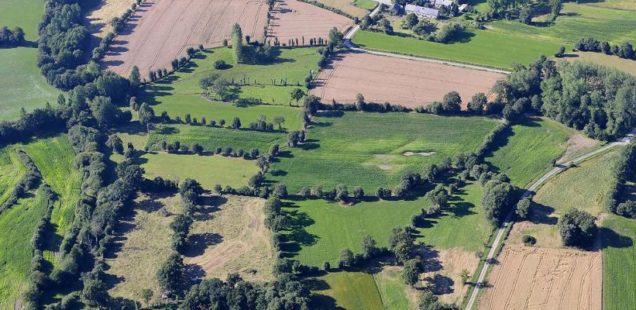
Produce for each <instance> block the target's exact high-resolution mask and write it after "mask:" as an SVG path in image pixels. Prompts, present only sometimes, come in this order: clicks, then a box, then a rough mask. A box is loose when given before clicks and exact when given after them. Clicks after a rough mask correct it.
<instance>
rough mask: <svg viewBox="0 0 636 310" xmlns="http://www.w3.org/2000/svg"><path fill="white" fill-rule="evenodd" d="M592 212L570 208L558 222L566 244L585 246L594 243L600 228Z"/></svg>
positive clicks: (562, 239)
mask: <svg viewBox="0 0 636 310" xmlns="http://www.w3.org/2000/svg"><path fill="white" fill-rule="evenodd" d="M594 221H595V218H594V216H592V215H591V214H589V213H587V212H585V211H580V210H578V209H574V208H573V209H570V210H568V211H567V212H566V213H565V214H564V215H563V216H562V217H561V218H560V219H559V222H558V224H557V226H558V228H559V234H560V235H561V241H562V242H563V245H565V246H576V247H585V246H589V245H591V244H592V242H593V241H594V238H595V236H596V233H597V230H598V228H597V227H596V223H595V222H594Z"/></svg>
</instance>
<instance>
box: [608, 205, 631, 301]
mask: <svg viewBox="0 0 636 310" xmlns="http://www.w3.org/2000/svg"><path fill="white" fill-rule="evenodd" d="M603 227H604V229H603V230H602V231H603V234H602V238H603V308H604V309H607V310H614V309H624V308H625V305H634V304H636V278H635V277H634V273H636V246H635V245H634V242H635V241H636V221H634V220H633V219H627V218H623V217H619V216H616V215H608V216H607V217H606V218H605V220H603Z"/></svg>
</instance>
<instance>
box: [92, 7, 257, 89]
mask: <svg viewBox="0 0 636 310" xmlns="http://www.w3.org/2000/svg"><path fill="white" fill-rule="evenodd" d="M267 11H268V6H267V2H266V1H261V0H256V1H251V0H240V1H231V2H227V1H221V0H215V1H205V0H186V1H176V2H175V1H169V0H151V1H144V3H142V4H141V5H140V9H138V10H137V11H136V12H135V14H133V15H132V18H131V19H130V21H129V22H128V23H127V25H126V27H125V29H124V30H123V31H122V33H121V34H120V35H118V36H117V37H116V38H115V41H114V43H113V44H112V45H111V46H110V49H109V51H108V52H107V53H106V56H105V57H104V60H103V62H102V65H103V67H105V68H106V69H108V70H112V71H114V72H115V73H118V74H120V75H122V76H126V77H127V76H128V74H129V73H130V71H131V69H132V67H133V66H137V67H139V70H140V72H141V76H142V77H147V76H148V72H149V71H150V70H156V69H163V68H166V69H167V68H169V67H170V61H172V60H173V59H175V58H180V57H183V56H185V55H186V49H187V48H188V47H194V48H196V47H198V46H199V44H203V46H204V47H206V48H209V47H218V46H221V45H222V44H223V40H224V39H227V40H230V35H231V30H232V25H234V23H238V24H239V25H241V27H242V29H243V35H245V36H250V37H251V38H252V40H255V41H263V29H264V27H265V25H266V23H267Z"/></svg>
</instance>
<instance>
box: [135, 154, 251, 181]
mask: <svg viewBox="0 0 636 310" xmlns="http://www.w3.org/2000/svg"><path fill="white" fill-rule="evenodd" d="M141 161H142V162H144V163H143V164H142V166H141V167H142V168H143V169H144V170H145V171H146V177H148V178H154V177H157V176H160V177H163V178H167V179H170V180H177V181H182V180H184V179H186V178H191V179H195V180H197V181H199V183H201V185H202V186H203V187H204V188H206V189H213V188H214V185H216V184H220V185H223V186H225V185H230V186H232V187H241V186H244V185H247V182H248V181H249V179H250V177H252V176H253V175H255V174H256V173H257V172H258V171H259V169H258V167H257V166H256V163H255V162H254V161H249V160H244V159H240V158H232V157H223V156H220V155H215V156H207V155H206V156H199V155H177V154H168V153H156V154H153V153H147V154H144V155H142V156H141Z"/></svg>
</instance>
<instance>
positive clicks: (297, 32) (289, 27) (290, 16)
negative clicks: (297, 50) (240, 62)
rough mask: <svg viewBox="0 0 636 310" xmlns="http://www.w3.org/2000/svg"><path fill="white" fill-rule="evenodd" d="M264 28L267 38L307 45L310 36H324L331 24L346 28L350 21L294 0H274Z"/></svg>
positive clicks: (349, 25) (271, 40)
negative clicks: (267, 22)
mask: <svg viewBox="0 0 636 310" xmlns="http://www.w3.org/2000/svg"><path fill="white" fill-rule="evenodd" d="M270 14H272V17H271V18H270V20H269V25H268V28H267V42H269V43H270V44H272V45H274V42H276V41H278V42H280V43H281V44H282V45H289V41H290V40H294V42H296V41H297V42H298V44H297V45H300V46H303V45H309V39H312V38H313V39H317V38H323V39H325V40H326V39H327V38H328V34H329V30H331V29H333V28H334V27H335V28H337V29H338V30H340V31H341V32H345V31H346V30H347V29H348V28H349V27H351V25H353V21H352V20H350V19H348V18H346V17H344V16H342V15H339V14H336V13H334V12H331V11H328V10H325V9H321V8H319V7H317V6H315V5H311V4H308V3H305V2H301V1H297V0H277V1H276V4H275V5H274V9H273V10H272V11H271V13H270Z"/></svg>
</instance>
